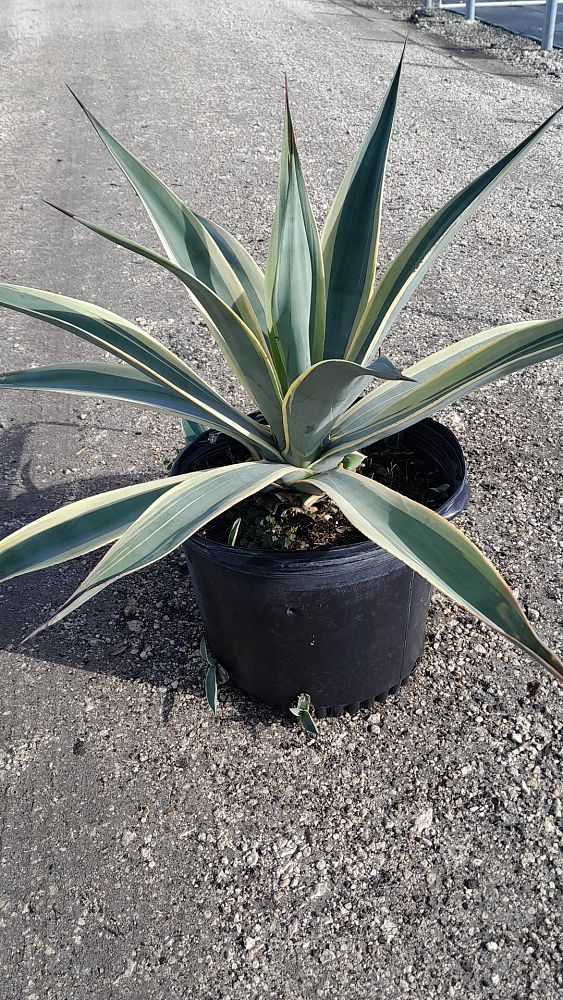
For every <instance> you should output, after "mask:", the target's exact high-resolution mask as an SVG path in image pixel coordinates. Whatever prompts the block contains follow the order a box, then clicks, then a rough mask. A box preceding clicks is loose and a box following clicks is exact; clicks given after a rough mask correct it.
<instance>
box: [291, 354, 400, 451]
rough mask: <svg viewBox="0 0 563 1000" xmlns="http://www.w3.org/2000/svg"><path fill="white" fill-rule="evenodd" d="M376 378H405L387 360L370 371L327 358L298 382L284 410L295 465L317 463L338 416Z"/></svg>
mask: <svg viewBox="0 0 563 1000" xmlns="http://www.w3.org/2000/svg"><path fill="white" fill-rule="evenodd" d="M383 373H385V374H383ZM376 377H377V378H391V377H393V378H395V379H401V378H402V375H401V372H400V371H398V369H397V368H395V366H394V365H393V364H392V363H391V362H390V361H389V360H388V359H387V358H378V360H377V361H376V362H375V363H374V365H373V366H371V367H369V368H367V367H363V366H362V365H355V364H354V363H353V362H351V361H340V360H338V359H327V360H326V361H320V362H319V363H318V364H316V365H313V366H312V367H311V368H308V369H307V371H306V372H304V373H303V374H302V375H300V376H299V378H297V379H295V381H294V382H293V383H292V384H291V385H290V387H289V389H288V391H287V393H286V394H285V396H284V400H283V411H282V412H283V422H284V432H285V454H286V455H287V458H288V461H290V462H292V463H293V464H294V465H301V464H304V465H307V464H308V463H309V462H311V461H313V460H314V458H316V457H317V454H318V452H319V450H320V449H321V447H322V443H323V441H324V439H325V438H326V437H327V436H328V434H329V432H330V430H331V429H332V427H333V425H334V423H335V421H336V419H337V418H338V416H339V415H340V414H341V413H342V412H343V411H344V410H346V409H347V408H348V407H349V406H350V405H351V403H353V402H354V400H355V399H357V397H358V396H359V395H361V393H362V392H363V391H364V389H366V388H367V387H368V385H369V384H370V383H371V382H372V381H373V379H374V378H376Z"/></svg>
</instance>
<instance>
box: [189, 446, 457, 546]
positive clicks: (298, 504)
mask: <svg viewBox="0 0 563 1000" xmlns="http://www.w3.org/2000/svg"><path fill="white" fill-rule="evenodd" d="M365 454H366V456H367V457H366V460H365V461H364V462H363V463H362V465H361V466H360V467H359V468H358V470H357V471H358V472H359V473H360V474H361V475H364V476H367V477H368V478H369V479H375V480H376V481H377V482H379V483H383V485H384V486H388V487H390V489H393V490H397V491H398V492H399V493H402V494H404V495H405V496H407V497H410V498H411V499H412V500H417V501H418V502H419V503H421V504H424V506H426V507H430V508H431V509H432V510H437V509H438V508H439V507H441V505H442V504H443V503H444V501H445V500H447V499H448V495H449V493H451V486H450V484H449V483H446V482H444V473H443V470H442V469H440V467H439V466H438V464H437V463H436V462H435V461H434V460H433V459H432V457H431V456H428V455H421V454H416V453H415V451H413V449H412V448H411V447H409V445H408V443H407V442H406V441H405V440H404V437H403V435H400V434H398V435H394V436H393V437H391V438H387V439H386V440H385V441H380V442H377V444H374V445H371V446H370V447H369V448H367V449H366V450H365ZM217 464H220V463H219V462H218V463H217ZM302 501H306V504H305V506H304V505H303V502H302ZM239 518H240V526H239V528H238V531H237V534H236V542H235V545H236V546H240V547H241V548H250V549H274V550H277V551H285V552H288V551H304V550H308V549H327V548H332V547H334V546H338V545H354V544H355V543H357V542H363V541H364V540H365V539H364V537H363V535H361V534H360V532H359V531H357V530H356V528H354V527H353V525H351V524H350V522H349V521H348V520H347V519H346V518H345V516H344V514H342V512H341V511H340V510H339V509H338V507H336V506H335V504H333V503H332V502H331V501H330V500H329V499H328V498H327V497H324V498H322V499H319V500H316V499H314V498H309V499H307V498H306V495H305V494H299V493H297V491H292V492H289V491H287V492H286V491H271V492H268V493H260V494H257V495H256V496H253V497H250V498H249V499H248V500H243V501H241V503H239V504H236V506H235V507H231V509H230V510H228V511H226V512H225V513H224V514H221V515H220V516H219V517H217V518H215V520H214V521H211V522H210V523H209V524H208V525H206V527H205V528H204V529H203V530H202V531H201V532H200V534H201V536H202V537H204V538H209V539H211V540H212V541H215V542H222V543H223V544H227V542H228V539H229V534H230V532H231V529H232V527H233V524H235V522H236V521H237V520H238V519H239Z"/></svg>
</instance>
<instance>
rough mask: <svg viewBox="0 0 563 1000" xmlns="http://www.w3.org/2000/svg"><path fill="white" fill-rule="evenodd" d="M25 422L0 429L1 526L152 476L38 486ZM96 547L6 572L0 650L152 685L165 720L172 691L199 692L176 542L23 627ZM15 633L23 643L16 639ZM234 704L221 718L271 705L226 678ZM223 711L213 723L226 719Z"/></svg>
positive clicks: (264, 720) (260, 717) (249, 715)
mask: <svg viewBox="0 0 563 1000" xmlns="http://www.w3.org/2000/svg"><path fill="white" fill-rule="evenodd" d="M31 426H32V425H27V426H13V427H10V428H9V429H7V430H5V431H4V432H3V434H2V436H1V437H0V460H1V461H2V465H3V475H2V478H1V481H0V509H1V511H2V522H3V523H2V535H6V534H9V533H11V532H12V531H15V530H16V529H18V528H20V527H21V526H23V525H24V524H27V523H29V522H30V521H33V520H35V519H37V518H38V517H41V516H43V515H44V514H47V513H49V512H50V511H52V510H56V509H57V508H58V507H61V506H63V505H64V504H65V503H68V502H70V501H71V500H72V499H82V498H83V497H87V496H92V495H94V494H96V493H102V492H104V491H106V490H111V489H117V488H118V487H121V486H128V485H131V484H133V483H134V482H138V481H140V480H142V479H145V478H146V479H150V478H154V470H151V471H147V473H146V474H145V475H143V474H140V475H139V476H132V475H111V474H108V475H106V476H92V477H84V478H82V479H77V478H72V479H71V480H70V479H69V482H68V485H67V484H66V483H64V482H60V481H59V482H57V483H55V484H54V485H53V486H47V487H44V486H41V487H38V486H37V485H36V484H35V482H34V481H33V476H32V473H31V469H30V463H29V462H26V461H24V458H23V456H24V454H25V452H26V447H25V446H26V443H27V440H28V437H29V435H30V433H31ZM103 551H104V550H97V551H96V552H92V553H90V554H88V555H87V556H83V557H80V558H78V559H75V560H73V561H72V562H68V563H61V564H59V565H58V566H53V567H50V568H48V569H43V570H40V571H38V572H36V573H31V574H25V575H22V576H20V577H16V578H14V579H12V580H9V581H7V582H6V583H4V584H2V585H1V590H0V650H6V651H10V652H15V653H20V654H22V655H24V656H25V658H26V660H28V661H29V660H37V661H41V662H43V663H45V662H47V663H49V664H54V665H56V666H61V667H66V668H68V669H69V670H76V669H81V670H85V671H88V672H93V673H96V674H99V675H106V676H113V677H116V678H118V679H120V680H122V681H126V682H131V683H134V682H143V683H147V684H150V685H151V686H153V687H155V688H156V689H159V690H160V692H161V694H162V698H161V707H160V721H161V724H162V725H164V726H167V725H169V723H170V720H171V717H172V714H173V712H174V706H175V701H176V698H177V696H178V695H181V694H184V693H188V694H192V695H194V696H196V697H197V698H201V699H204V698H205V694H204V676H205V674H204V667H203V664H202V663H201V661H200V658H199V653H198V648H199V642H200V639H201V636H202V632H203V628H202V623H201V619H200V617H199V612H198V609H197V606H196V603H195V600H194V596H193V591H192V587H191V582H190V578H189V574H188V570H187V565H186V562H185V559H184V556H183V553H182V551H181V550H176V552H174V553H172V554H171V555H170V556H168V557H167V558H166V559H165V560H163V561H162V562H159V563H156V564H155V565H154V566H151V567H148V568H147V569H146V570H144V571H143V572H141V573H139V574H134V575H132V576H129V577H125V578H124V579H122V580H119V581H117V582H116V583H115V584H114V585H113V586H111V587H108V588H107V589H105V590H103V591H102V592H101V593H100V594H98V595H97V596H96V597H95V598H94V599H93V600H92V601H91V602H88V603H87V604H86V605H84V606H83V607H82V608H80V609H79V610H78V611H77V612H75V613H74V614H73V615H71V616H69V618H68V619H65V620H64V621H63V622H62V623H60V624H58V625H55V626H53V627H52V628H49V629H46V630H45V631H44V632H41V633H39V635H37V636H36V637H34V638H33V639H32V640H30V641H29V642H24V640H25V638H26V636H28V635H29V633H30V632H32V631H33V630H34V629H35V628H37V627H38V626H39V625H41V624H42V623H43V622H45V621H46V620H47V619H48V618H49V617H50V615H51V614H52V613H53V612H54V611H55V610H56V608H57V607H58V606H59V605H60V604H61V603H62V602H63V601H64V600H65V599H66V598H67V597H68V596H69V595H70V594H71V593H72V591H73V590H74V589H75V588H76V587H77V586H78V584H79V583H80V582H81V580H83V579H84V577H85V576H86V574H87V573H88V572H89V570H90V569H91V568H92V567H93V566H94V565H95V563H96V562H97V561H98V560H99V558H100V557H101V554H102V553H103ZM22 643H23V645H22ZM226 690H227V691H228V698H229V701H230V702H231V704H232V705H234V708H235V711H234V713H230V719H229V723H230V724H233V725H234V724H237V723H241V722H242V723H244V724H245V725H249V726H250V727H251V728H254V726H255V725H256V724H258V723H261V724H273V723H274V722H279V721H280V714H279V712H277V711H276V710H275V709H271V708H269V707H268V706H267V705H264V704H262V703H260V702H257V701H255V700H254V699H253V698H250V697H249V696H247V695H245V694H244V693H243V692H242V691H240V690H239V689H238V688H236V687H235V685H233V684H229V685H228V686H227V689H226ZM226 721H227V720H226V719H225V720H223V724H225V723H226Z"/></svg>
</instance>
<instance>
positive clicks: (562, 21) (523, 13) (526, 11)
mask: <svg viewBox="0 0 563 1000" xmlns="http://www.w3.org/2000/svg"><path fill="white" fill-rule="evenodd" d="M444 9H446V10H448V9H449V8H448V6H447V4H444ZM456 13H459V10H456ZM461 16H463V12H462V14H461ZM476 17H477V18H478V19H479V20H480V21H486V23H487V24H494V25H497V26H498V27H500V28H506V30H507V31H512V32H514V34H516V35H526V36H527V37H528V38H534V39H536V40H537V41H540V42H541V40H542V38H543V32H544V23H545V4H539V3H538V4H529V5H528V4H516V5H512V4H509V3H507V2H506V0H490V3H484V4H482V5H481V4H479V6H478V7H477V8H476ZM554 45H556V46H557V47H558V48H563V4H559V6H558V9H557V19H556V21H555V35H554Z"/></svg>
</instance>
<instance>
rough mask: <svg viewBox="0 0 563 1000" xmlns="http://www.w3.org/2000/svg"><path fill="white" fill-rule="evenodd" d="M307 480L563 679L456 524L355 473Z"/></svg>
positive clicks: (562, 669) (386, 545)
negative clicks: (455, 526)
mask: <svg viewBox="0 0 563 1000" xmlns="http://www.w3.org/2000/svg"><path fill="white" fill-rule="evenodd" d="M309 482H310V483H311V484H313V485H315V486H318V487H320V488H321V489H322V490H324V491H325V492H326V493H327V494H328V496H329V497H330V498H331V500H333V501H334V503H335V504H337V506H338V507H339V508H340V510H341V511H342V513H343V514H344V515H345V516H346V517H347V518H348V520H349V521H350V522H351V523H352V524H353V525H354V527H356V528H357V529H358V531H361V532H362V534H363V535H365V536H366V538H370V539H371V541H372V542H375V543H376V545H381V547H382V548H384V549H386V551H387V552H390V553H391V555H394V556H396V558H397V559H400V560H401V561H402V562H404V563H406V565H407V566H410V568H411V569H413V570H414V571H415V572H416V573H420V575H421V576H423V577H424V579H425V580H428V582H429V583H431V584H433V586H435V587H437V588H438V590H441V591H442V592H443V593H444V594H446V595H447V596H448V597H451V598H452V600H454V601H456V602H457V603H458V604H461V606H462V607H463V608H466V609H467V611H471V612H472V613H473V614H475V615H477V617H478V618H480V619H481V620H482V621H484V622H486V623H487V624H488V625H491V626H492V627H493V628H494V629H496V630H497V631H498V632H501V633H502V635H504V636H506V638H507V639H510V640H511V642H513V643H514V644H515V645H516V646H520V647H521V648H522V649H524V650H526V651H527V652H528V653H530V654H531V655H532V656H533V657H534V658H535V659H536V660H538V662H539V663H541V664H542V666H544V667H547V669H548V670H550V671H551V672H552V673H553V674H555V676H556V677H558V678H559V680H563V663H562V662H561V660H560V659H559V658H558V657H557V656H556V655H555V653H552V652H551V650H549V649H548V648H547V647H546V646H544V644H543V643H542V642H541V640H540V639H539V638H538V636H537V635H536V634H535V632H534V631H533V629H532V628H531V627H530V624H529V622H528V620H527V618H526V616H525V615H524V613H523V611H522V610H521V608H520V607H519V605H518V603H517V601H516V599H515V598H514V596H513V594H512V593H511V592H510V589H509V587H508V585H507V584H506V583H505V582H504V580H503V579H502V577H501V576H500V574H499V573H498V572H497V570H496V569H495V567H494V566H493V565H492V563H491V562H489V560H488V559H487V558H486V556H484V555H483V553H482V552H480V551H479V549H478V548H477V547H476V546H475V545H474V544H473V542H470V541H469V539H468V538H466V537H465V535H463V534H462V533H461V531H458V529H457V528H454V526H453V524H450V523H449V522H448V521H446V520H444V518H443V517H440V515H439V514H435V513H434V512H433V511H431V510H429V509H428V508H427V507H423V506H422V505H421V504H418V503H415V501H414V500H409V499H407V497H404V496H401V494H400V493H395V492H394V491H393V490H390V489H388V488H387V487H386V486H382V485H381V484H380V483H376V482H374V480H372V479H367V478H365V477H364V476H360V475H358V474H357V473H354V472H343V471H337V472H329V473H326V474H324V475H322V476H316V477H315V478H314V479H311V480H309Z"/></svg>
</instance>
